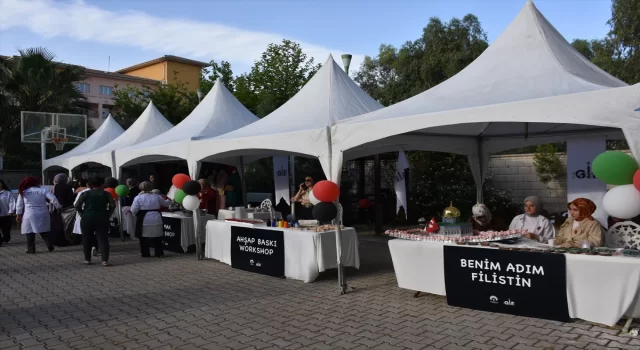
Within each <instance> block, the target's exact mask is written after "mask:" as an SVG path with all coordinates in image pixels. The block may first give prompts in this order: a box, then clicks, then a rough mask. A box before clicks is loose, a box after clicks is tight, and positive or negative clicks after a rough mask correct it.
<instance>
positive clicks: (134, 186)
mask: <svg viewBox="0 0 640 350" xmlns="http://www.w3.org/2000/svg"><path fill="white" fill-rule="evenodd" d="M125 184H126V185H127V187H129V194H128V195H127V196H125V197H122V198H121V200H122V207H123V208H124V207H130V206H131V205H132V204H133V199H134V198H136V196H137V195H138V194H139V193H140V189H139V188H138V183H137V181H136V180H135V179H134V178H132V177H128V178H127V179H126V180H125Z"/></svg>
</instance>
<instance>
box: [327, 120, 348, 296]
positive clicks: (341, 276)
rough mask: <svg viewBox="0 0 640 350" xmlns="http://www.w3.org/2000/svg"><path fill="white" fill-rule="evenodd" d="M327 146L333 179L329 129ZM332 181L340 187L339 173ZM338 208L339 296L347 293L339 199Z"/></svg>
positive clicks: (328, 131)
mask: <svg viewBox="0 0 640 350" xmlns="http://www.w3.org/2000/svg"><path fill="white" fill-rule="evenodd" d="M327 145H328V147H329V174H330V175H331V176H332V177H333V147H332V143H331V127H330V126H328V127H327ZM331 180H333V181H334V182H335V183H336V184H337V185H338V188H339V187H340V173H338V176H337V177H336V178H334V179H331ZM335 205H336V207H337V208H338V216H337V217H336V219H335V220H334V222H335V223H336V225H335V226H336V258H337V263H338V286H339V287H340V295H343V294H346V293H347V282H346V279H345V277H344V267H343V266H342V227H341V225H342V206H341V205H340V198H339V197H338V199H337V200H336V202H335Z"/></svg>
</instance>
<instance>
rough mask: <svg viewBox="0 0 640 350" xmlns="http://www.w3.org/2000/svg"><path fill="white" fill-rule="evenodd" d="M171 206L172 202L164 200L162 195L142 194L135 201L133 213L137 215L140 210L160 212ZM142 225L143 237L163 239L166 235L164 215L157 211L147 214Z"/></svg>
mask: <svg viewBox="0 0 640 350" xmlns="http://www.w3.org/2000/svg"><path fill="white" fill-rule="evenodd" d="M169 204H171V201H168V200H164V199H162V196H160V195H157V194H153V193H140V194H139V195H137V196H136V198H134V199H133V204H131V212H132V213H133V215H136V214H138V212H139V211H140V210H160V208H161V207H165V208H168V207H169ZM142 225H143V226H142V237H162V236H163V235H164V230H163V227H162V214H160V213H159V212H157V211H152V212H149V213H147V214H146V215H145V216H144V221H143V222H142Z"/></svg>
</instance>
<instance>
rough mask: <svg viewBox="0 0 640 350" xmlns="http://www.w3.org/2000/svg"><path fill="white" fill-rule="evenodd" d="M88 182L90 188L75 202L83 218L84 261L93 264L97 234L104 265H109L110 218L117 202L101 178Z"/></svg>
mask: <svg viewBox="0 0 640 350" xmlns="http://www.w3.org/2000/svg"><path fill="white" fill-rule="evenodd" d="M87 184H88V185H89V188H90V190H89V191H86V192H82V193H81V194H80V197H79V198H78V200H77V201H76V204H75V207H76V210H77V211H78V213H80V218H81V221H80V229H81V230H82V248H83V251H84V263H85V264H87V265H89V264H91V248H92V246H93V235H94V234H95V236H96V238H97V240H98V248H99V249H100V253H101V254H102V265H103V266H109V218H111V215H113V212H114V210H115V209H116V202H115V201H114V200H113V197H111V194H109V193H108V192H106V191H105V190H104V189H103V188H102V184H101V181H100V180H99V179H97V178H91V179H89V181H87Z"/></svg>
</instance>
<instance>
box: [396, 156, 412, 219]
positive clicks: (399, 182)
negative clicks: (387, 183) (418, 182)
mask: <svg viewBox="0 0 640 350" xmlns="http://www.w3.org/2000/svg"><path fill="white" fill-rule="evenodd" d="M407 169H409V160H407V155H406V154H405V153H404V151H400V152H398V163H397V164H396V179H395V182H394V185H393V188H394V189H395V191H396V214H398V213H399V212H400V207H402V208H404V217H405V219H406V218H407V217H408V216H407V215H408V213H407V184H406V180H405V177H404V172H405V170H407Z"/></svg>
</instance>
